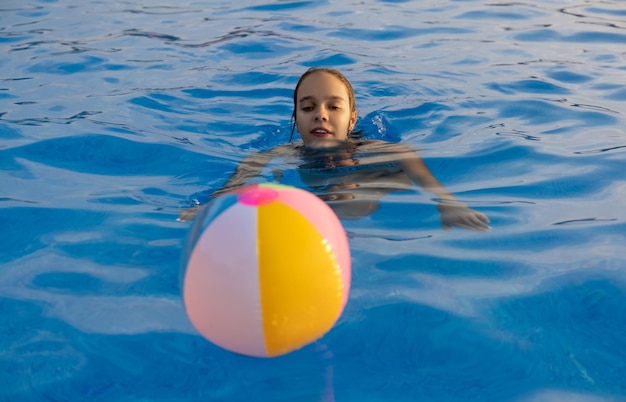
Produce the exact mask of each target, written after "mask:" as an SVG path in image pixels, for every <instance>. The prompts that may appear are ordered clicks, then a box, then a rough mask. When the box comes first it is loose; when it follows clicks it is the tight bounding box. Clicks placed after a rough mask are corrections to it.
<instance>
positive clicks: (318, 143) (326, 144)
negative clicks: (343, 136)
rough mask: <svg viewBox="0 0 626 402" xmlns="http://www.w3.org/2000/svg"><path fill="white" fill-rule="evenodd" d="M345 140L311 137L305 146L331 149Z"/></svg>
mask: <svg viewBox="0 0 626 402" xmlns="http://www.w3.org/2000/svg"><path fill="white" fill-rule="evenodd" d="M344 143H345V141H342V140H338V139H336V138H333V137H320V138H317V137H316V138H312V139H311V140H310V141H309V142H308V143H307V144H305V145H306V146H307V147H309V148H312V149H333V148H337V147H340V146H341V145H343V144H344Z"/></svg>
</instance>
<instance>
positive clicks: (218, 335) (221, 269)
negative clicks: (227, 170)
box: [183, 204, 266, 356]
mask: <svg viewBox="0 0 626 402" xmlns="http://www.w3.org/2000/svg"><path fill="white" fill-rule="evenodd" d="M258 266H259V263H258V255H257V208H255V207H249V206H245V205H242V204H235V205H233V206H232V207H230V208H229V209H227V210H226V211H224V212H223V213H222V214H221V215H220V216H218V217H217V218H215V220H214V221H213V222H212V223H211V224H210V225H209V226H208V227H207V228H206V229H205V231H204V233H203V234H202V236H201V237H200V238H199V239H198V241H197V243H196V244H195V246H194V249H193V252H192V254H191V257H190V259H189V263H188V265H187V272H186V275H185V279H184V282H183V298H184V302H185V308H186V310H187V314H188V316H189V318H190V319H191V322H192V323H193V325H194V326H195V327H196V329H197V330H198V331H199V332H200V333H201V334H202V335H203V336H205V337H206V338H207V339H208V340H209V341H211V342H213V343H215V344H216V345H218V346H221V347H223V348H224V349H227V350H230V351H233V352H236V353H241V354H246V355H250V356H266V349H265V340H264V334H263V323H262V316H261V306H260V295H259V293H260V290H259V270H258Z"/></svg>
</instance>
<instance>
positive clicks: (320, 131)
mask: <svg viewBox="0 0 626 402" xmlns="http://www.w3.org/2000/svg"><path fill="white" fill-rule="evenodd" d="M311 134H312V135H314V136H315V137H320V138H323V137H329V136H332V135H333V133H331V132H330V131H328V130H326V129H325V128H320V127H316V128H314V129H313V130H311Z"/></svg>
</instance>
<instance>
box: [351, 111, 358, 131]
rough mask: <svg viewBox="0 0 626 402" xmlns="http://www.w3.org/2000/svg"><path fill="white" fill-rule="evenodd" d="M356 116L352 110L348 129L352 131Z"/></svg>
mask: <svg viewBox="0 0 626 402" xmlns="http://www.w3.org/2000/svg"><path fill="white" fill-rule="evenodd" d="M356 118H357V113H356V112H352V116H350V131H352V129H353V128H354V125H355V124H356Z"/></svg>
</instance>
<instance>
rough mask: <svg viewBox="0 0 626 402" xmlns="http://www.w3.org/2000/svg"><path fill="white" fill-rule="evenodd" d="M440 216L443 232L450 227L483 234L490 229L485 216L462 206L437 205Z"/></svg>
mask: <svg viewBox="0 0 626 402" xmlns="http://www.w3.org/2000/svg"><path fill="white" fill-rule="evenodd" d="M437 209H438V210H439V214H440V215H441V226H442V227H443V229H444V230H450V229H451V228H452V226H456V227H460V228H463V229H468V230H474V231H476V232H485V231H488V230H490V229H491V226H489V218H488V217H487V215H485V214H483V213H480V212H477V211H474V210H472V209H469V208H468V207H466V206H465V205H463V204H447V203H445V202H444V203H439V204H437Z"/></svg>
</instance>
